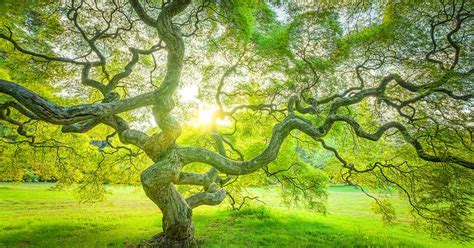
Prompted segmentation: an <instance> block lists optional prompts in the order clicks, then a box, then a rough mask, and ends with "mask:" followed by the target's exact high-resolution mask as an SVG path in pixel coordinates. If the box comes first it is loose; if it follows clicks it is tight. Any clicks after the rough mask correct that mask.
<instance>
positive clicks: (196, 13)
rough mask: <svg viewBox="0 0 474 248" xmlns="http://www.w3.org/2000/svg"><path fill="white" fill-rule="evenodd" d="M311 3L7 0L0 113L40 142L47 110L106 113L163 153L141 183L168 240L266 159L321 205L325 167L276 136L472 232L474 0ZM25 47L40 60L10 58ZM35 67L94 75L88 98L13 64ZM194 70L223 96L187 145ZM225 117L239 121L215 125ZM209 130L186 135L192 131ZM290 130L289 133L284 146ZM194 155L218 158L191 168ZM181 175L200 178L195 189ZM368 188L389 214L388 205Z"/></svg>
mask: <svg viewBox="0 0 474 248" xmlns="http://www.w3.org/2000/svg"><path fill="white" fill-rule="evenodd" d="M303 2H304V1H303ZM303 2H300V1H294V2H288V3H282V2H280V1H269V2H267V1H259V0H254V1H243V0H232V1H213V0H201V1H193V2H192V1H191V0H172V1H151V0H148V1H139V0H129V1H119V0H112V1H107V2H103V3H102V2H99V1H86V0H80V1H74V0H72V1H66V2H65V3H48V2H46V3H43V2H41V1H32V2H31V3H32V4H33V5H32V6H33V8H31V9H28V8H25V7H24V6H23V7H21V6H16V5H15V4H12V3H9V2H6V3H3V4H4V5H5V6H4V7H2V9H6V10H7V13H8V14H7V15H5V17H2V18H3V22H4V24H5V27H4V28H3V29H2V32H1V33H0V38H1V39H2V40H3V41H4V43H3V44H2V49H3V50H4V51H2V54H3V55H2V57H3V62H2V63H3V64H2V65H3V66H2V67H3V68H7V69H8V70H9V74H12V75H16V76H15V77H16V78H17V79H18V80H17V82H14V81H15V77H13V76H12V78H11V79H10V76H8V75H7V76H8V77H6V76H4V75H3V74H2V78H1V79H0V92H1V93H2V98H0V99H1V101H2V103H1V105H0V110H1V111H0V113H1V115H0V119H1V120H2V121H4V122H5V123H7V125H9V126H16V127H17V131H18V134H19V135H21V136H23V137H24V140H23V141H20V142H26V143H28V144H30V145H31V146H33V147H34V146H35V145H36V146H37V145H38V142H36V141H35V136H33V135H31V134H29V130H28V128H27V126H28V125H29V123H30V122H31V121H40V122H46V123H50V124H53V125H58V126H61V131H62V133H64V134H67V133H86V132H89V131H91V130H93V129H95V128H96V127H97V126H99V125H105V126H108V127H110V128H112V129H113V130H114V133H113V135H115V134H117V135H118V137H119V138H120V141H121V143H123V144H124V145H126V146H121V147H122V148H123V149H128V151H131V150H130V149H132V148H130V146H129V145H132V146H134V147H135V148H134V149H136V148H138V149H139V150H142V151H144V152H145V154H146V156H147V157H149V158H150V159H151V160H152V161H153V164H152V165H151V166H149V167H148V168H147V169H145V170H143V172H142V173H141V183H142V185H143V188H144V190H145V193H146V195H147V196H148V197H149V198H150V199H151V200H152V201H153V202H154V203H155V204H156V205H157V206H158V207H159V208H160V210H161V211H162V213H163V233H161V234H160V235H158V236H156V237H155V239H156V240H155V242H156V244H157V245H159V246H163V247H186V246H190V245H192V244H193V242H194V226H193V223H192V209H193V208H195V207H198V206H200V205H217V204H220V203H221V202H222V201H223V200H224V199H225V197H226V195H227V192H226V190H225V187H226V186H227V185H228V183H229V182H232V181H235V180H237V179H238V176H240V175H246V174H251V173H255V172H257V171H260V172H261V171H263V172H265V174H266V176H268V177H269V178H272V179H274V181H275V182H277V183H280V184H282V185H284V186H285V185H286V188H285V189H287V191H286V192H287V193H289V194H290V195H291V194H302V195H303V197H304V198H305V200H308V201H309V203H310V204H312V205H313V206H316V205H318V201H317V199H318V198H321V197H323V196H324V191H323V190H322V188H324V183H323V182H324V181H325V177H324V176H323V175H322V174H321V173H320V172H319V170H316V169H314V168H311V167H309V166H305V165H295V164H298V163H296V162H295V163H292V162H291V161H298V162H301V161H300V159H299V158H295V157H289V158H288V157H287V159H286V160H285V161H284V162H282V163H276V164H275V163H274V161H276V160H278V159H279V158H281V156H280V157H279V156H278V155H279V152H280V151H281V149H285V152H293V154H297V153H296V152H295V151H294V149H293V148H294V146H295V145H297V146H298V147H299V148H300V153H301V149H303V150H304V151H311V154H315V153H316V155H317V154H318V153H319V152H314V151H315V150H316V149H318V148H319V150H317V151H321V150H326V151H328V152H330V153H332V155H334V158H335V160H332V159H327V158H325V159H324V160H323V161H324V162H325V164H326V165H325V168H326V169H325V170H326V173H327V174H329V175H330V176H331V177H333V178H334V180H339V181H345V182H347V183H350V184H354V185H366V186H369V187H370V188H371V189H380V188H386V189H393V188H395V189H397V190H399V191H400V192H401V194H402V195H403V196H405V197H406V198H407V199H408V201H409V204H410V205H411V207H412V208H413V210H414V212H415V213H416V214H417V215H418V216H420V217H422V218H423V219H424V220H426V221H427V222H428V223H431V224H433V225H435V226H436V227H438V229H437V230H441V231H442V232H443V233H452V234H455V235H458V236H464V237H466V236H467V235H468V232H469V223H470V220H469V216H470V209H471V208H472V193H473V192H472V188H474V187H472V176H473V174H472V169H474V163H473V162H472V161H470V159H471V157H472V103H473V101H472V98H473V84H472V80H473V74H474V69H473V68H472V64H473V62H474V61H473V59H474V57H473V53H472V52H473V45H474V44H473V39H472V30H471V29H472V28H470V27H472V22H473V19H474V16H473V14H472V13H473V3H472V2H469V1H452V2H450V1H443V0H441V1H428V2H426V1H410V2H408V1H407V2H397V1H390V0H388V1H360V2H357V1H356V2H353V1H347V2H346V1H341V2H339V3H337V4H334V3H332V4H331V3H327V2H325V1H321V2H307V3H306V2H305V3H303ZM15 11H17V12H18V13H16V14H17V15H18V14H19V15H20V16H22V18H21V19H20V20H18V19H17V18H15ZM22 11H23V12H22ZM186 47H187V48H188V50H185V48H186ZM164 55H166V56H164ZM15 56H19V57H21V58H27V61H29V62H32V63H31V65H26V64H24V63H21V64H20V63H13V64H11V63H10V64H9V63H8V61H10V62H11V61H15V60H18V58H16V57H15ZM29 58H31V60H28V59H29ZM38 65H45V66H46V67H48V66H51V67H52V69H51V68H46V69H44V70H45V71H47V72H48V76H46V77H45V79H46V80H47V81H48V82H46V85H48V86H44V87H53V88H54V87H59V88H61V89H69V88H74V87H76V86H75V85H76V82H75V81H74V80H75V79H77V78H80V83H81V84H82V86H84V87H87V88H88V89H89V90H87V91H80V92H82V93H83V94H84V95H87V96H89V97H90V99H89V100H87V99H84V97H83V96H82V98H81V97H80V96H74V95H73V94H65V98H66V99H67V98H68V97H69V98H72V99H74V101H77V102H67V104H65V105H61V104H58V103H57V102H58V101H65V100H59V99H63V98H64V96H63V97H61V96H58V95H57V94H56V95H50V96H48V97H45V96H42V95H41V94H40V93H38V92H35V91H33V90H31V89H29V88H33V89H35V88H36V89H38V88H37V87H38V85H36V86H35V82H34V81H35V80H38V81H40V80H43V79H37V78H33V77H32V75H27V77H21V76H18V74H17V73H16V72H15V71H16V70H18V68H20V69H23V68H24V69H25V71H32V72H37V71H39V69H38V68H37V67H36V66H38ZM229 65H230V66H229ZM28 66H31V68H29V67H28ZM3 70H6V69H3ZM52 71H53V72H52ZM0 72H1V71H0ZM54 72H56V73H57V74H59V75H55V74H54ZM58 72H59V73H58ZM154 73H157V74H158V75H155V74H154ZM28 76H29V77H28ZM50 80H58V81H59V80H65V82H66V83H65V84H64V83H63V84H60V85H57V84H55V83H52V82H51V81H50ZM196 81H200V83H199V85H200V87H201V89H200V90H201V92H200V93H201V96H200V98H201V99H202V100H208V101H210V100H211V99H212V100H213V101H214V102H215V105H216V108H217V109H216V111H214V112H213V114H212V119H211V122H210V124H209V128H210V134H211V137H212V141H213V145H214V146H215V149H216V152H215V151H212V148H211V147H209V145H206V144H202V146H182V145H178V143H177V140H178V138H179V137H180V136H181V135H182V131H183V130H182V124H183V120H184V119H185V117H183V116H182V117H181V122H180V121H179V120H178V119H176V118H175V117H174V116H173V113H174V112H178V111H182V110H183V109H186V105H185V103H184V102H183V101H181V100H180V99H179V98H177V97H176V92H177V90H178V89H180V87H181V86H180V85H190V84H191V85H192V84H197V83H196ZM43 90H44V88H43ZM45 91H46V92H48V90H45ZM48 98H50V99H51V98H52V99H56V100H57V101H52V100H48ZM81 99H82V100H83V102H79V100H81ZM84 101H85V103H84ZM176 102H177V103H178V104H176ZM147 108H151V111H152V114H153V118H154V120H155V121H156V125H157V126H158V127H159V131H156V130H155V129H150V130H148V131H144V130H137V129H133V128H131V126H130V125H129V121H132V120H134V119H136V115H135V114H136V113H137V112H134V111H135V110H137V109H147ZM145 111H146V110H145ZM180 113H183V112H180ZM254 114H256V115H254ZM183 115H184V114H183ZM256 116H257V117H256ZM225 119H227V120H230V122H232V123H233V124H234V125H235V128H232V127H220V126H219V121H222V120H225ZM259 123H260V125H258V126H255V125H256V124H259ZM99 128H100V127H99ZM239 128H240V129H241V130H243V131H244V134H241V135H242V136H241V137H243V138H245V137H246V136H245V135H248V136H252V135H256V136H259V137H260V136H263V137H265V136H266V135H267V134H266V132H267V131H269V129H271V136H269V137H268V136H267V137H268V139H267V142H257V143H256V145H255V146H253V145H249V144H244V145H240V148H239V145H237V141H236V139H235V138H233V135H234V134H236V133H239V132H237V131H239V130H238V129H239ZM229 129H230V130H231V132H230V133H225V132H226V131H229ZM232 130H234V131H233V132H232ZM252 132H256V133H255V134H253V133H252ZM248 136H247V137H248ZM289 136H291V137H290V138H288V137H289ZM348 137H351V139H348ZM109 138H111V136H108V139H107V141H108V140H109ZM181 139H183V137H181ZM193 139H194V141H192V142H189V140H193ZM198 139H199V137H197V136H195V135H194V136H193V135H192V133H187V134H186V140H187V141H188V142H183V143H188V144H189V143H193V142H194V143H199V140H198ZM285 140H287V142H293V143H291V146H286V147H285V144H284V141H285ZM375 141H377V142H376V143H374V142H375ZM16 142H18V141H16ZM295 142H296V143H295ZM10 143H11V142H10ZM107 143H108V144H111V143H109V142H107ZM96 144H99V143H97V142H96ZM263 145H264V146H263ZM97 146H98V147H99V149H103V148H104V146H101V145H100V144H99V145H97ZM241 148H244V149H245V151H246V152H241V151H240V150H241ZM309 149H311V150H309ZM354 151H356V152H357V154H354ZM321 152H322V151H321ZM249 154H250V155H252V158H251V159H244V158H245V157H247V156H249ZM284 155H285V154H283V157H284ZM316 159H318V157H316ZM319 159H321V158H319ZM193 163H201V164H205V165H208V166H210V169H209V170H208V171H206V172H204V173H196V172H190V171H186V170H185V167H187V168H190V167H191V166H190V165H191V164H193ZM288 165H289V166H288ZM272 166H273V167H272ZM282 166H284V167H282ZM319 167H320V166H319ZM260 169H261V170H260ZM257 174H258V172H257ZM260 176H262V175H261V174H260ZM176 185H195V186H200V187H202V188H203V191H201V192H199V193H196V194H193V195H191V196H190V197H187V198H185V197H184V196H183V194H181V193H180V192H179V191H178V190H177V187H176ZM362 189H363V190H366V189H364V188H362ZM368 195H369V196H371V197H373V198H374V199H375V201H376V203H377V205H376V206H377V207H376V208H377V211H379V212H381V213H383V214H384V216H386V219H387V220H390V219H391V218H392V217H391V216H392V214H393V207H391V206H390V205H389V204H388V203H387V202H386V201H385V200H384V199H379V198H377V197H375V196H373V195H372V194H370V193H368ZM232 200H233V198H232Z"/></svg>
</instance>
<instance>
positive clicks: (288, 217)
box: [195, 208, 422, 247]
mask: <svg viewBox="0 0 474 248" xmlns="http://www.w3.org/2000/svg"><path fill="white" fill-rule="evenodd" d="M308 217H309V218H308ZM311 217H314V216H311V215H308V214H305V215H302V216H299V215H297V214H291V213H288V212H282V211H271V210H268V209H266V208H253V209H245V210H241V211H238V212H230V211H225V212H224V213H221V214H216V215H215V216H207V215H202V216H199V215H198V216H196V217H195V222H196V236H197V237H198V239H201V244H202V246H203V247H422V245H420V244H417V243H414V242H412V241H410V240H398V239H395V238H391V239H390V238H386V237H385V238H384V237H380V236H370V235H369V236H368V235H366V234H364V232H363V231H361V230H360V229H359V230H357V229H355V228H354V229H352V230H351V226H347V227H341V226H338V225H332V224H330V223H329V224H327V223H322V222H320V221H318V220H315V219H313V218H311Z"/></svg>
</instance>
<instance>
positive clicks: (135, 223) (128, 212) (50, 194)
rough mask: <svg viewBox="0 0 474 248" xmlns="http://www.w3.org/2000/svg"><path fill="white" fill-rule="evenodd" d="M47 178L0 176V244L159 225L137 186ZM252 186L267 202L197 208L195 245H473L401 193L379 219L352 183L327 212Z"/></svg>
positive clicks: (335, 191) (52, 241) (60, 240)
mask: <svg viewBox="0 0 474 248" xmlns="http://www.w3.org/2000/svg"><path fill="white" fill-rule="evenodd" d="M52 186H53V184H10V183H1V184H0V247H124V246H127V245H131V244H136V243H139V242H140V241H142V240H145V239H148V238H150V237H152V236H153V235H154V234H156V233H157V232H159V231H160V228H161V216H160V213H159V210H158V209H157V208H156V207H155V206H154V205H153V203H151V202H150V201H149V200H148V199H147V198H146V197H145V195H144V193H143V192H142V190H141V188H139V187H132V186H112V187H109V190H110V191H111V194H110V195H109V196H108V198H107V201H105V202H103V203H99V204H95V205H86V204H81V203H78V201H77V199H76V198H75V196H74V194H73V193H72V192H70V191H57V190H50V189H51V187H52ZM260 191H261V190H260ZM257 193H260V194H262V195H264V196H265V197H263V198H262V199H263V200H264V201H265V202H267V205H266V207H253V208H248V209H245V210H241V211H239V212H234V211H231V210H229V209H228V207H226V206H220V207H201V208H197V209H195V211H194V216H195V217H194V220H195V225H196V236H197V238H198V239H199V244H200V247H249V248H250V247H474V243H459V242H456V241H451V240H443V239H433V238H432V237H430V235H428V234H427V233H426V232H423V231H422V230H421V229H420V228H418V227H414V226H412V225H410V224H409V223H408V215H409V214H408V212H407V210H406V208H405V207H404V205H403V203H402V202H401V201H400V200H396V202H397V205H396V206H397V211H398V212H399V216H398V221H397V223H396V224H394V225H390V226H387V225H384V224H383V223H382V222H381V220H380V216H378V215H375V214H373V213H372V212H371V211H370V210H369V208H370V207H369V206H370V202H371V200H370V199H369V198H367V197H366V196H365V195H363V194H362V193H361V192H359V191H357V190H355V189H353V188H351V187H342V186H339V187H331V189H330V196H329V202H328V205H329V206H328V207H329V213H328V214H327V215H322V214H316V213H311V212H308V211H304V210H295V209H291V210H289V209H288V208H285V207H283V206H281V205H279V204H278V202H277V201H276V200H277V198H278V197H277V196H276V195H275V194H274V193H272V192H257Z"/></svg>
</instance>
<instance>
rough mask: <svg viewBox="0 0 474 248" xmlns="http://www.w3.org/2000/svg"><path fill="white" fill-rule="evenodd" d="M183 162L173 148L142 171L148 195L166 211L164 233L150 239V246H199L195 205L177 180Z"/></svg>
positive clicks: (142, 180)
mask: <svg viewBox="0 0 474 248" xmlns="http://www.w3.org/2000/svg"><path fill="white" fill-rule="evenodd" d="M182 166H183V165H182V162H181V161H180V158H179V157H178V156H177V154H176V153H175V151H174V149H172V150H171V151H169V152H168V153H167V154H165V155H164V156H163V158H162V159H161V160H160V161H158V162H157V163H155V164H154V165H152V166H150V167H149V168H148V169H146V170H145V171H143V172H142V174H141V182H142V186H143V189H144V190H145V193H146V195H147V196H148V197H149V198H150V199H151V200H152V201H153V202H154V203H155V204H156V205H157V206H158V207H159V208H160V210H161V212H162V214H163V222H162V223H163V233H160V234H158V235H156V236H155V237H153V239H152V240H150V241H148V243H147V244H146V245H147V246H148V247H167V248H168V247H173V248H174V247H193V246H195V240H194V225H193V221H192V209H191V208H190V207H189V205H188V204H187V203H186V199H184V197H183V196H182V195H181V194H180V193H179V192H178V191H177V190H176V187H175V186H174V184H173V182H174V181H177V179H178V178H179V173H180V170H181V168H182Z"/></svg>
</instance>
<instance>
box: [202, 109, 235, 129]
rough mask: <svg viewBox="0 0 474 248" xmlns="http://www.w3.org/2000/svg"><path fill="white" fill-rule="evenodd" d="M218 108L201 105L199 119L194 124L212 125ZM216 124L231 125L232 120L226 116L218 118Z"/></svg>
mask: <svg viewBox="0 0 474 248" xmlns="http://www.w3.org/2000/svg"><path fill="white" fill-rule="evenodd" d="M217 110H218V109H217V107H215V106H209V105H201V106H199V110H198V113H197V121H196V122H195V123H194V126H201V127H202V126H210V125H211V124H212V117H213V116H214V113H216V111H217ZM216 124H217V125H218V126H230V125H231V124H232V122H231V121H230V120H228V119H226V118H224V119H221V118H218V119H217V120H216Z"/></svg>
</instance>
